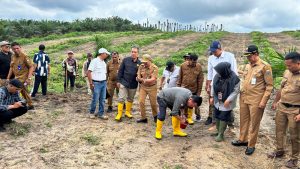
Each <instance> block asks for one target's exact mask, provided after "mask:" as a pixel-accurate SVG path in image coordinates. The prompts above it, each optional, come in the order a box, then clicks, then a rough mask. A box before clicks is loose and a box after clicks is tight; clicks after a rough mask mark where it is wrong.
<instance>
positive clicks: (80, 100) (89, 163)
mask: <svg viewBox="0 0 300 169" xmlns="http://www.w3.org/2000/svg"><path fill="white" fill-rule="evenodd" d="M236 39H238V40H236ZM221 42H222V45H223V47H224V49H225V50H227V51H230V52H233V53H235V54H236V56H239V52H240V51H241V50H244V49H245V47H246V46H247V45H248V43H250V37H249V36H248V35H247V34H229V35H227V36H225V37H224V38H222V39H221ZM175 44H176V43H175ZM146 48H147V47H146ZM149 48H150V47H149ZM239 63H241V61H240V60H239ZM137 97H138V93H137V95H136V98H135V102H134V105H133V116H134V119H127V118H124V117H123V121H122V122H120V123H119V122H115V121H114V116H115V115H116V104H115V106H114V112H113V113H111V114H108V116H109V120H107V121H103V120H100V119H90V118H89V117H88V112H89V111H88V108H89V104H90V100H91V96H89V95H87V94H85V89H84V88H82V89H77V90H76V92H75V93H68V94H49V95H48V96H46V97H42V96H39V95H38V96H37V98H35V99H34V104H35V110H33V111H29V112H28V113H27V114H26V115H24V116H22V117H20V118H17V119H16V120H15V122H14V123H12V124H10V125H8V126H7V130H8V131H7V132H5V133H0V168H5V169H6V168H17V169H19V168H43V169H44V168H51V169H52V168H122V169H123V168H124V169H125V168H147V169H148V168H155V169H156V168H163V169H173V168H174V169H181V168H184V169H198V168H201V169H202V168H204V169H206V168H212V169H224V168H227V169H232V168H236V169H248V168H250V169H279V168H284V167H283V164H284V162H285V161H286V160H287V157H285V158H283V159H282V160H270V159H268V158H267V157H266V153H268V152H270V151H272V149H273V148H274V132H275V129H274V120H273V117H274V112H273V111H270V105H268V108H267V110H266V111H265V114H264V118H263V121H262V123H261V130H260V133H259V139H258V144H257V145H256V151H255V153H254V154H253V155H252V156H246V155H245V154H244V151H245V148H244V147H233V146H231V144H230V142H231V141H232V140H233V139H235V138H237V137H238V132H239V131H238V129H239V115H238V108H237V109H236V110H235V115H236V116H235V117H236V119H235V128H234V129H232V130H227V131H226V134H225V139H226V140H225V141H224V142H221V143H217V142H215V141H214V138H213V137H211V136H210V134H211V132H210V131H208V128H209V127H210V126H205V125H204V121H205V119H206V117H207V111H208V104H207V96H206V95H205V94H204V92H203V97H204V102H203V104H202V105H201V107H200V110H201V114H202V120H201V122H196V123H195V124H194V125H192V126H191V125H190V126H188V127H187V129H186V130H185V131H186V132H187V133H188V134H189V135H188V137H186V138H178V137H173V136H172V127H171V118H170V117H167V119H166V120H165V124H164V127H163V139H162V140H160V141H158V140H156V139H155V138H154V133H155V123H154V122H153V121H152V115H151V110H150V107H149V102H148V101H147V102H146V103H147V104H146V110H147V113H148V114H147V115H148V118H149V122H148V124H137V123H136V122H135V120H136V119H137V118H139V117H140V115H139V108H138V102H137ZM115 99H116V98H115ZM24 128H25V129H24ZM15 135H21V136H15Z"/></svg>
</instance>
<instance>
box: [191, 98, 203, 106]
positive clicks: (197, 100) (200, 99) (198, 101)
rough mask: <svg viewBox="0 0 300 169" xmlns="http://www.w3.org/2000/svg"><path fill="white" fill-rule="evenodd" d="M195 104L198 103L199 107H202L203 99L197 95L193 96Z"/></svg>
mask: <svg viewBox="0 0 300 169" xmlns="http://www.w3.org/2000/svg"><path fill="white" fill-rule="evenodd" d="M191 98H192V100H193V102H195V103H197V106H198V107H199V106H201V104H202V97H201V96H197V95H192V96H191Z"/></svg>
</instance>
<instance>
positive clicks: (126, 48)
mask: <svg viewBox="0 0 300 169" xmlns="http://www.w3.org/2000/svg"><path fill="white" fill-rule="evenodd" d="M188 33H191V32H189V31H180V32H165V33H162V34H160V35H154V36H151V35H150V36H147V37H145V38H143V39H138V40H135V41H132V42H128V43H123V44H121V45H118V46H115V47H112V50H115V51H118V52H119V53H125V52H129V51H130V50H131V49H130V48H131V46H132V45H134V44H137V45H138V46H139V47H143V46H146V45H149V44H151V43H153V42H156V41H158V40H160V39H170V38H174V37H176V36H182V35H185V34H188Z"/></svg>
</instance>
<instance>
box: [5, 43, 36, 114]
mask: <svg viewBox="0 0 300 169" xmlns="http://www.w3.org/2000/svg"><path fill="white" fill-rule="evenodd" d="M11 47H12V50H13V52H14V54H13V56H12V60H11V64H10V69H9V73H8V75H7V79H10V77H11V76H12V74H14V75H15V79H18V80H19V81H21V82H22V83H23V84H24V85H23V86H22V89H21V94H22V96H23V97H24V99H25V100H26V102H27V104H28V109H29V110H30V109H33V108H34V107H33V105H32V100H31V97H30V95H29V92H28V89H27V87H28V86H29V85H30V84H31V78H32V75H33V71H34V66H33V63H32V61H31V59H30V58H29V57H28V56H27V55H26V54H25V53H23V52H22V51H21V46H20V44H19V43H17V42H13V43H12V44H11Z"/></svg>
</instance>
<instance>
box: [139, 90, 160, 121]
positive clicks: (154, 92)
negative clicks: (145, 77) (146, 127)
mask: <svg viewBox="0 0 300 169" xmlns="http://www.w3.org/2000/svg"><path fill="white" fill-rule="evenodd" d="M139 92H140V93H139V104H140V111H141V116H142V119H145V118H147V116H146V108H145V100H146V97H147V95H148V96H149V100H150V105H151V109H152V114H153V117H154V116H157V103H156V95H157V85H154V86H151V87H144V86H141V87H140V91H139Z"/></svg>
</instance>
